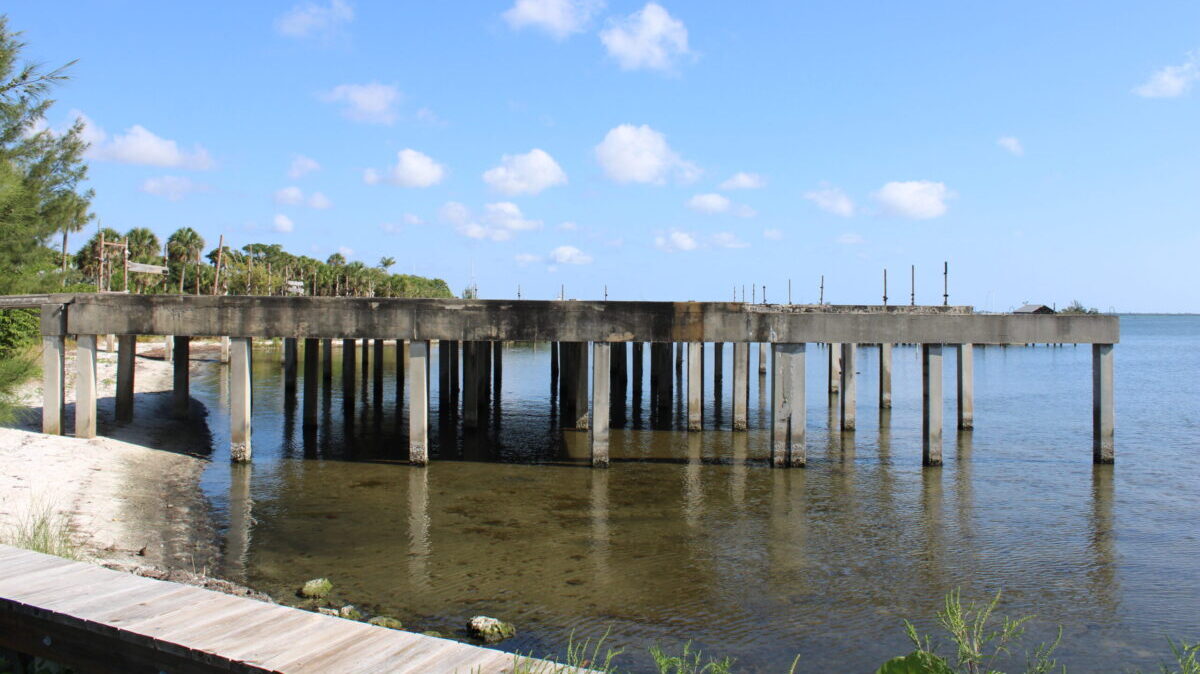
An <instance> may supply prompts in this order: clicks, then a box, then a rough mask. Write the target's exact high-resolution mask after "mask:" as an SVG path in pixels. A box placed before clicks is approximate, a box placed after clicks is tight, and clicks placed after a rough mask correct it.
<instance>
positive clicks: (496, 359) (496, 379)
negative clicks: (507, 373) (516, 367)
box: [492, 341, 504, 405]
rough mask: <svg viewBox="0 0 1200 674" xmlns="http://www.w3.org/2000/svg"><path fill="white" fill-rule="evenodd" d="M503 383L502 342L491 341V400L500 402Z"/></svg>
mask: <svg viewBox="0 0 1200 674" xmlns="http://www.w3.org/2000/svg"><path fill="white" fill-rule="evenodd" d="M503 384H504V342H500V341H496V342H492V402H493V403H494V404H496V405H499V404H500V391H501V389H502V388H503Z"/></svg>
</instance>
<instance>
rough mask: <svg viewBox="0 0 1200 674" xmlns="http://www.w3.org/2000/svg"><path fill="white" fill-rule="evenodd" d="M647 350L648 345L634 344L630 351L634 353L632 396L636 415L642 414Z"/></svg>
mask: <svg viewBox="0 0 1200 674" xmlns="http://www.w3.org/2000/svg"><path fill="white" fill-rule="evenodd" d="M645 349H646V345H645V344H643V343H641V342H634V343H633V345H632V346H631V347H630V350H631V351H633V390H632V393H631V395H632V398H633V400H632V404H633V408H634V410H635V412H634V414H641V411H640V410H641V406H642V384H643V380H644V379H645V368H646V364H645V362H646V355H645V354H646V351H645Z"/></svg>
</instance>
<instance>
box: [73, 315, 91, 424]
mask: <svg viewBox="0 0 1200 674" xmlns="http://www.w3.org/2000/svg"><path fill="white" fill-rule="evenodd" d="M75 437H77V438H94V437H96V335H76V337H75Z"/></svg>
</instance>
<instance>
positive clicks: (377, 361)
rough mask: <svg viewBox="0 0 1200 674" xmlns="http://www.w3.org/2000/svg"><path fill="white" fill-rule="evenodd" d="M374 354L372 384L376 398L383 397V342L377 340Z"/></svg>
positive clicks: (372, 359)
mask: <svg viewBox="0 0 1200 674" xmlns="http://www.w3.org/2000/svg"><path fill="white" fill-rule="evenodd" d="M374 347H375V348H374V349H373V351H374V353H373V354H372V356H371V365H372V367H371V371H372V373H373V374H374V379H373V380H372V383H373V385H374V391H375V397H376V398H382V397H383V340H382V339H376V340H375V343H374Z"/></svg>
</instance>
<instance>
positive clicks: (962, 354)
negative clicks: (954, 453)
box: [958, 344, 975, 431]
mask: <svg viewBox="0 0 1200 674" xmlns="http://www.w3.org/2000/svg"><path fill="white" fill-rule="evenodd" d="M958 428H959V429H960V430H965V431H969V430H971V429H973V428H975V345H974V344H959V345H958Z"/></svg>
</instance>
